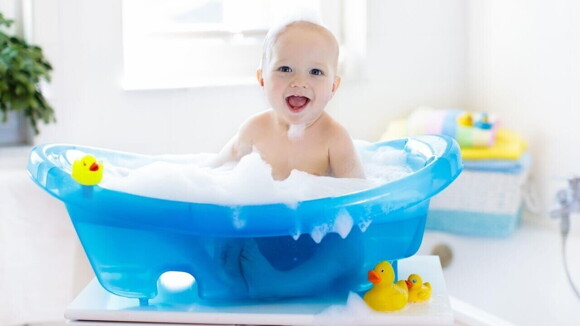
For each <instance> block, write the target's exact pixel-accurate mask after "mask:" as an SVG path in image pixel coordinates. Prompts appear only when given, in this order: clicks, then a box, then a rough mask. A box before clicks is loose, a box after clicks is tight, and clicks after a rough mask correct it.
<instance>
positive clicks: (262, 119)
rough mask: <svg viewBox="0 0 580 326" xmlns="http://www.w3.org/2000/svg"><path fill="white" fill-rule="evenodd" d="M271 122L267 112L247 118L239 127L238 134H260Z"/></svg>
mask: <svg viewBox="0 0 580 326" xmlns="http://www.w3.org/2000/svg"><path fill="white" fill-rule="evenodd" d="M270 121H271V113H270V112H269V111H264V112H260V113H258V114H255V115H253V116H251V117H249V118H248V119H247V120H246V121H245V122H244V123H243V124H242V126H241V127H240V134H242V135H252V134H255V133H261V132H262V131H263V130H264V128H266V127H267V126H268V125H269V124H270Z"/></svg>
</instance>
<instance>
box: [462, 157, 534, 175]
mask: <svg viewBox="0 0 580 326" xmlns="http://www.w3.org/2000/svg"><path fill="white" fill-rule="evenodd" d="M531 163H532V156H531V155H530V153H528V152H526V153H524V154H523V155H522V156H521V157H520V159H519V160H463V167H464V168H465V170H471V171H487V172H499V173H509V174H519V173H522V171H525V170H527V169H528V168H529V167H530V165H531Z"/></svg>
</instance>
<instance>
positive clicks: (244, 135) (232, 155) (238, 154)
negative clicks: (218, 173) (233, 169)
mask: <svg viewBox="0 0 580 326" xmlns="http://www.w3.org/2000/svg"><path fill="white" fill-rule="evenodd" d="M251 124H252V120H248V121H246V122H245V123H244V124H242V126H241V127H240V130H239V131H238V133H237V134H236V135H235V136H234V137H232V139H230V141H228V142H227V143H226V145H225V146H224V147H223V148H222V150H221V151H220V152H219V153H218V154H217V156H216V158H215V159H214V160H212V162H211V163H210V166H211V167H218V166H221V165H223V164H225V163H228V162H237V161H239V160H240V159H241V158H242V157H243V156H245V155H248V154H250V153H251V152H252V137H251V135H250V130H251V127H250V125H251Z"/></svg>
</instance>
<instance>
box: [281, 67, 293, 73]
mask: <svg viewBox="0 0 580 326" xmlns="http://www.w3.org/2000/svg"><path fill="white" fill-rule="evenodd" d="M278 71H281V72H292V68H290V67H288V66H282V67H280V68H278Z"/></svg>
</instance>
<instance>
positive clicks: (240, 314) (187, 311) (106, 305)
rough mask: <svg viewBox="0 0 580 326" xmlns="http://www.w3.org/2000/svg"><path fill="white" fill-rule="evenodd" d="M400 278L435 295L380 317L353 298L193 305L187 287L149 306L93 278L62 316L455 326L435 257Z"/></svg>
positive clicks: (164, 293)
mask: <svg viewBox="0 0 580 326" xmlns="http://www.w3.org/2000/svg"><path fill="white" fill-rule="evenodd" d="M398 264H399V277H400V278H406V277H407V276H408V275H409V274H411V273H417V274H420V275H421V276H422V277H423V281H424V282H430V283H431V285H432V288H433V295H432V298H431V299H430V301H428V302H424V303H409V304H408V305H407V306H406V307H405V308H403V309H402V310H400V311H396V312H389V313H379V312H374V311H372V310H370V309H368V308H367V306H366V305H365V304H364V301H362V299H361V298H360V296H358V295H357V294H354V293H353V294H351V296H350V297H349V299H348V300H342V301H340V300H337V299H333V300H330V299H299V300H297V299H294V300H284V301H276V302H271V303H270V302H264V301H252V302H245V303H243V304H236V305H234V304H220V305H215V304H212V305H207V304H205V305H204V304H203V303H202V302H199V299H198V300H196V291H195V290H192V289H191V288H190V289H188V290H186V291H182V292H171V291H170V290H168V289H164V288H163V287H162V286H160V287H159V295H158V296H157V297H156V298H154V299H152V300H150V301H149V306H144V307H143V306H139V302H138V300H137V299H128V298H123V297H119V296H116V295H113V294H110V293H109V292H107V291H106V290H104V289H103V288H102V287H101V286H100V285H99V283H98V281H97V280H96V279H94V280H93V281H92V282H91V283H89V285H87V287H86V288H85V289H84V290H83V291H82V292H81V293H80V294H79V295H78V296H77V298H76V299H75V300H74V301H73V302H72V303H71V304H70V305H69V307H68V308H67V309H66V311H65V317H66V318H67V323H68V325H71V326H100V325H102V326H113V325H118V326H121V325H122V326H138V325H147V326H157V325H166V324H168V323H171V324H174V325H175V324H177V325H175V326H182V325H232V324H237V325H239V324H252V325H453V312H452V309H451V305H450V303H449V298H448V297H447V290H446V287H445V281H444V279H443V273H442V270H441V265H440V263H439V258H438V257H437V256H414V257H410V258H408V259H403V260H400V261H399V263H398ZM145 323H146V324H145Z"/></svg>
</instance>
